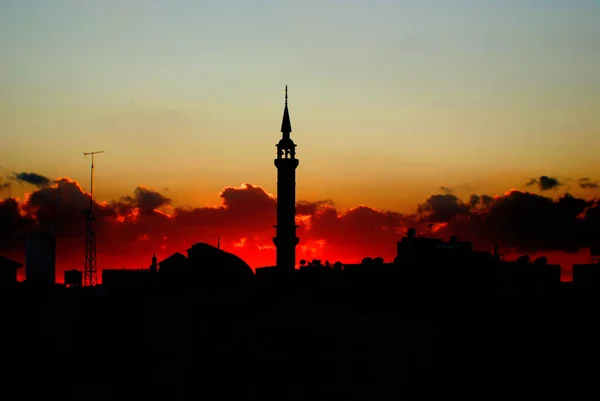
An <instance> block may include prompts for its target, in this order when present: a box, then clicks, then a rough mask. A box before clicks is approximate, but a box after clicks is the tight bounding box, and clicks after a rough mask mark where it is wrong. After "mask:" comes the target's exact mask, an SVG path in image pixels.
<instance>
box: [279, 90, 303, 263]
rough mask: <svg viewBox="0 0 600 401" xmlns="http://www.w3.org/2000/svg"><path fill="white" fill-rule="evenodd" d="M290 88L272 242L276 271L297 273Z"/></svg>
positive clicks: (294, 179)
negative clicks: (275, 258) (289, 106)
mask: <svg viewBox="0 0 600 401" xmlns="http://www.w3.org/2000/svg"><path fill="white" fill-rule="evenodd" d="M287 99H288V96H287V86H286V87H285V108H284V109H283V121H282V122H281V134H282V136H281V139H280V140H279V143H277V145H276V146H277V159H275V167H277V225H276V226H275V228H276V233H277V234H276V236H275V238H273V243H274V244H275V246H276V247H277V262H276V264H277V268H278V269H279V270H294V269H295V268H296V245H298V241H299V238H298V237H296V228H297V227H298V226H296V168H297V167H298V164H299V160H298V159H296V144H295V143H294V141H293V140H292V138H290V133H291V132H292V124H291V122H290V113H289V111H288V102H287Z"/></svg>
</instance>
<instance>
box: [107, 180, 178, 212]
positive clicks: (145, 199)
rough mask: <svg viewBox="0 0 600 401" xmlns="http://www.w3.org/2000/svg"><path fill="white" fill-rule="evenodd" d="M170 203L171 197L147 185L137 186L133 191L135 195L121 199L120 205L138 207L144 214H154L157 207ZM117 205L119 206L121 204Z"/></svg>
mask: <svg viewBox="0 0 600 401" xmlns="http://www.w3.org/2000/svg"><path fill="white" fill-rule="evenodd" d="M170 203H171V199H169V198H167V197H166V196H164V195H162V194H160V193H159V192H156V191H154V190H152V189H150V188H146V187H137V188H136V189H135V191H134V192H133V196H125V197H123V198H122V199H121V202H120V205H127V207H133V208H138V209H140V212H141V213H143V214H153V213H154V212H155V211H156V210H157V209H160V208H161V207H163V206H167V205H169V204H170ZM115 206H116V207H119V204H116V205H115Z"/></svg>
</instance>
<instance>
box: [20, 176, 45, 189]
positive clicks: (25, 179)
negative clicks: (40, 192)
mask: <svg viewBox="0 0 600 401" xmlns="http://www.w3.org/2000/svg"><path fill="white" fill-rule="evenodd" d="M13 179H14V180H15V181H17V182H19V183H25V184H31V185H35V186H36V187H38V188H43V187H45V186H48V185H50V184H51V180H50V179H49V178H48V177H44V176H43V175H39V174H36V173H14V174H13Z"/></svg>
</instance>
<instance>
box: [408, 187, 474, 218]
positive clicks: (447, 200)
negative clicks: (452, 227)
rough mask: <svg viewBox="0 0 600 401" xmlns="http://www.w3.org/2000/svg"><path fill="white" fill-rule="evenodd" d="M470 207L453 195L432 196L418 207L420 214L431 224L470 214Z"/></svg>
mask: <svg viewBox="0 0 600 401" xmlns="http://www.w3.org/2000/svg"><path fill="white" fill-rule="evenodd" d="M470 209H471V208H470V207H469V205H467V204H465V203H463V202H462V201H461V200H460V199H459V198H458V197H456V196H455V195H452V194H443V195H432V196H430V197H429V198H428V199H427V200H426V201H425V202H424V203H421V204H420V205H419V206H418V212H419V213H421V214H423V215H424V219H425V220H427V221H429V222H435V223H441V222H448V221H450V220H452V219H454V218H456V217H458V216H466V215H468V214H469V213H470Z"/></svg>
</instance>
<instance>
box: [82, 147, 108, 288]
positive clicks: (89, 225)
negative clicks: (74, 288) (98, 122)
mask: <svg viewBox="0 0 600 401" xmlns="http://www.w3.org/2000/svg"><path fill="white" fill-rule="evenodd" d="M98 153H104V151H103V150H99V151H96V152H83V157H87V156H92V165H91V168H90V208H89V209H88V210H87V211H86V214H87V220H86V227H85V228H86V230H85V266H84V268H83V277H84V279H83V285H84V286H86V287H88V286H89V287H91V286H94V285H96V284H97V283H98V273H97V270H96V230H95V229H94V155H95V154H98Z"/></svg>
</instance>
